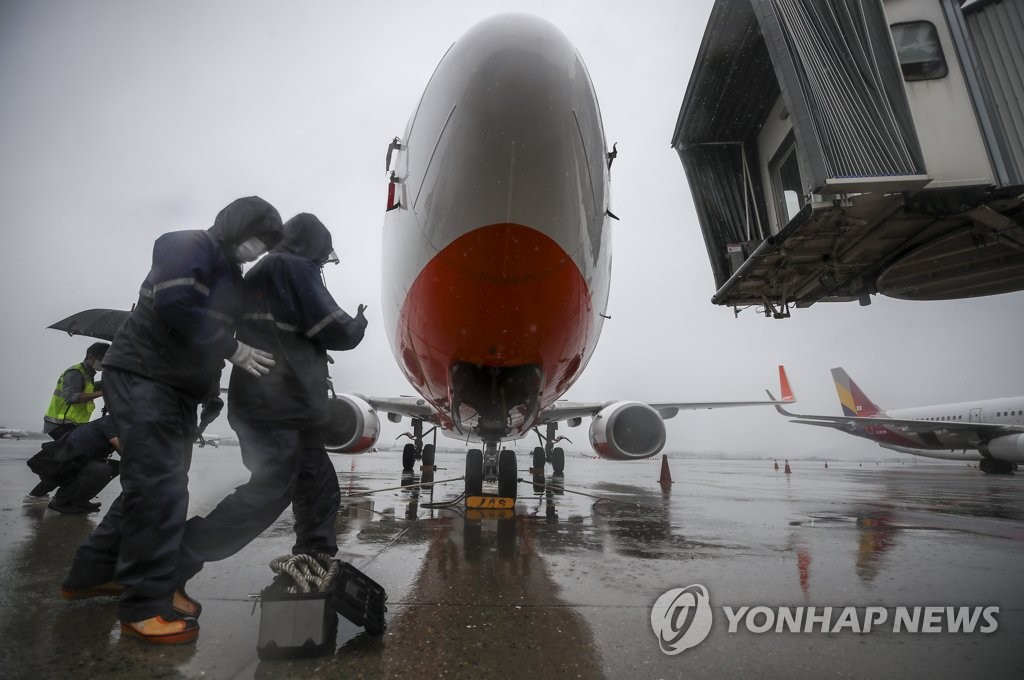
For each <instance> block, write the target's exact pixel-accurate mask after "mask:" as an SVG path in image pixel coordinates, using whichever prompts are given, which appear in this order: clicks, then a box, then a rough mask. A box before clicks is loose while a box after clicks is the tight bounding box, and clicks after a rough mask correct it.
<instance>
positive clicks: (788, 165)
mask: <svg viewBox="0 0 1024 680" xmlns="http://www.w3.org/2000/svg"><path fill="white" fill-rule="evenodd" d="M768 172H769V175H770V177H771V183H772V197H773V198H774V199H775V214H776V215H777V216H778V218H779V229H781V228H782V227H784V226H786V225H787V224H789V221H790V220H791V219H793V218H794V217H796V214H797V213H798V212H800V208H802V207H804V195H803V189H802V187H801V185H802V183H801V181H800V164H799V162H798V161H797V157H796V138H795V137H794V136H793V133H792V132H790V133H789V135H788V136H787V137H786V139H785V141H783V142H782V144H781V145H780V146H779V150H778V151H776V152H775V155H774V156H773V157H772V159H771V161H770V162H769V163H768Z"/></svg>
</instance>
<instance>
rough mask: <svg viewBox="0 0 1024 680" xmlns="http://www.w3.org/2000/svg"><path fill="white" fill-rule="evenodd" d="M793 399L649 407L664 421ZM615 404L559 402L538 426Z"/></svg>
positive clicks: (587, 414) (544, 413) (542, 415)
mask: <svg viewBox="0 0 1024 680" xmlns="http://www.w3.org/2000/svg"><path fill="white" fill-rule="evenodd" d="M793 401H794V400H793V399H783V400H777V399H774V398H772V399H771V401H682V402H675V401H673V402H647V405H648V406H650V407H651V408H653V409H654V410H655V411H657V412H658V415H660V416H661V418H662V420H668V419H670V418H674V417H675V416H676V415H677V414H678V413H679V412H680V411H697V410H701V409H710V408H731V407H735V406H777V405H779V404H791V403H793ZM614 403H615V402H611V401H603V402H573V401H559V402H555V403H554V404H552V405H551V406H549V407H547V408H546V409H544V410H543V411H541V412H540V415H539V416H538V417H537V424H538V425H543V424H545V423H551V422H559V421H562V420H572V419H573V418H585V417H593V416H595V415H597V414H598V413H599V412H600V411H601V409H603V408H605V407H606V406H610V405H611V404H614Z"/></svg>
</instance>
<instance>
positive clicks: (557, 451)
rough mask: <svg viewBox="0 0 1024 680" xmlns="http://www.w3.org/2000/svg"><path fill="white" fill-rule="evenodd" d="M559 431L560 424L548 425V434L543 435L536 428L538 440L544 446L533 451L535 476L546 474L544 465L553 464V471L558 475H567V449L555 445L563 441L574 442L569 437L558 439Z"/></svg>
mask: <svg viewBox="0 0 1024 680" xmlns="http://www.w3.org/2000/svg"><path fill="white" fill-rule="evenodd" d="M557 429H558V423H548V424H547V433H546V434H544V435H542V434H541V433H540V430H538V429H537V428H534V430H533V431H534V432H536V433H537V438H538V439H540V442H541V444H543V446H537V447H535V448H534V449H533V471H534V474H544V463H551V471H552V472H554V473H555V474H556V475H561V474H564V473H565V449H563V448H562V447H561V446H555V444H557V443H558V442H560V441H563V440H564V441H567V442H569V443H570V444H571V443H572V440H571V439H569V438H568V437H556V436H555V431H556V430H557Z"/></svg>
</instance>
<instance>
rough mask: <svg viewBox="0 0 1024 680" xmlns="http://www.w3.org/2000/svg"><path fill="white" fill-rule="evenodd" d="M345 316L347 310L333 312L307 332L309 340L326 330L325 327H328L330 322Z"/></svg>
mask: <svg viewBox="0 0 1024 680" xmlns="http://www.w3.org/2000/svg"><path fill="white" fill-rule="evenodd" d="M344 314H345V310H343V309H336V310H334V311H333V312H331V313H330V314H328V315H327V316H326V317H324V318H323V319H322V320H321V321H320V322H319V323H317V324H316V325H315V326H313V327H312V328H310V329H309V330H308V331H306V337H307V338H311V337H313V336H314V335H316V334H317V333H319V332H320V331H322V330H323V329H324V327H326V326H327V324H329V323H330V322H332V321H334V320H335V319H337V318H339V317H341V316H342V315H344Z"/></svg>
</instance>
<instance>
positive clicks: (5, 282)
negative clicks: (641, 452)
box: [0, 0, 1024, 458]
mask: <svg viewBox="0 0 1024 680" xmlns="http://www.w3.org/2000/svg"><path fill="white" fill-rule="evenodd" d="M711 4H712V3H711V1H710V0H700V1H693V2H685V3H683V2H667V1H665V2H653V1H642V0H641V1H637V0H634V2H631V3H628V5H629V6H628V8H627V3H624V2H586V1H580V2H559V3H552V2H529V1H523V0H520V1H515V2H513V1H508V2H497V1H494V2H479V1H477V2H470V1H468V0H467V1H459V2H455V1H445V2H432V3H425V2H404V1H399V2H391V3H386V4H381V3H371V2H344V3H342V2H326V1H325V2H309V1H300V2H293V3H281V2H248V1H247V2H241V1H239V2H215V3H211V2H202V1H199V0H189V1H184V2H175V3H138V2H131V1H128V0H123V1H109V2H100V1H90V2H74V3H69V2H56V1H52V0H43V1H39V0H27V1H23V2H17V1H15V2H12V1H10V0H8V1H7V2H4V3H2V4H0V149H2V153H0V179H2V181H0V211H2V215H3V219H2V222H3V225H4V226H3V234H4V236H5V243H4V247H3V249H2V252H0V258H2V260H0V285H2V290H3V295H4V298H3V299H4V307H3V309H4V319H3V324H2V330H0V348H2V349H3V356H4V357H5V359H6V362H5V363H6V369H7V370H6V375H5V378H6V380H5V382H6V385H5V389H4V390H3V391H2V396H0V424H3V425H7V426H9V427H20V428H23V429H29V430H34V431H38V430H39V429H41V420H42V414H43V412H44V410H45V408H46V405H47V403H48V400H49V395H50V393H51V391H52V389H53V385H54V382H55V380H56V378H57V376H58V375H59V374H60V373H61V371H62V370H64V369H65V368H67V367H68V366H70V365H71V364H73V363H76V362H78V361H80V360H81V359H82V358H83V357H84V353H85V348H86V347H87V346H88V345H89V344H90V343H91V342H93V340H92V339H91V338H81V337H78V338H70V337H68V336H67V335H66V334H63V333H59V332H57V331H52V330H47V329H46V326H48V325H49V324H51V323H53V322H55V321H57V320H59V319H61V318H63V317H65V316H67V315H69V314H72V313H74V312H77V311H80V310H82V309H87V308H92V307H113V308H122V309H127V308H129V307H130V306H131V305H132V303H134V302H135V300H136V297H137V293H138V287H139V284H140V283H141V281H142V279H143V278H144V277H145V275H146V272H147V271H148V269H149V264H150V254H151V248H152V243H153V240H154V239H155V238H156V237H157V236H159V235H160V234H161V233H164V232H167V231H173V230H178V229H201V228H206V227H208V226H210V224H211V223H212V221H213V218H214V216H215V215H216V213H217V212H218V211H219V210H220V208H222V207H223V206H224V205H226V204H227V203H229V202H230V201H231V200H233V199H235V198H237V197H240V196H247V195H252V194H256V195H259V196H262V197H263V198H265V199H267V200H269V201H270V202H271V203H273V204H274V205H275V206H277V208H278V209H279V210H280V212H281V215H282V217H283V218H284V219H288V218H289V217H291V216H292V215H294V214H296V213H298V212H303V211H305V212H313V213H315V214H317V215H318V216H319V217H320V218H321V219H322V220H323V222H324V223H325V224H326V225H327V226H328V227H329V228H330V229H331V230H332V233H333V235H334V242H335V246H336V249H337V251H338V253H339V255H340V256H341V264H340V265H338V266H336V267H330V266H329V267H328V268H327V282H328V285H329V287H330V289H331V291H332V292H333V294H334V296H335V298H336V299H337V300H338V302H339V303H340V304H341V305H342V307H344V308H346V309H347V310H349V311H350V312H354V311H355V308H356V305H357V304H359V303H361V302H362V303H367V304H369V305H370V307H369V310H368V312H367V316H368V319H369V322H370V325H369V328H368V330H367V335H366V339H365V340H364V342H363V343H362V344H361V345H360V346H359V347H358V348H356V349H355V350H352V351H350V352H344V353H335V354H334V358H335V361H336V363H335V364H334V365H333V366H332V368H331V371H332V375H333V377H334V380H335V385H336V387H337V388H338V389H339V391H353V392H359V393H363V394H369V395H375V396H395V395H399V394H406V395H408V394H413V392H412V388H411V387H410V386H409V384H408V383H407V382H406V380H405V379H404V377H403V376H402V374H401V373H400V371H399V370H398V368H397V366H396V365H395V362H394V359H393V357H392V355H391V351H390V348H389V346H388V343H387V338H386V334H385V331H384V327H383V320H382V316H381V302H380V280H379V279H380V271H381V266H380V260H381V243H380V241H381V239H380V232H381V226H382V224H383V218H384V203H385V196H386V188H387V179H386V175H385V172H384V157H385V152H386V149H387V145H388V142H389V141H390V140H391V139H392V137H394V136H396V135H397V136H401V135H402V134H403V132H404V129H405V125H406V122H407V120H408V117H409V115H410V113H411V112H412V109H413V107H414V106H415V104H416V102H417V100H418V98H419V96H420V94H421V92H422V90H423V87H424V86H425V84H426V82H427V80H428V78H429V76H430V74H431V72H432V71H433V69H434V67H435V66H436V64H437V62H438V61H439V60H440V59H441V57H442V56H443V54H444V53H445V51H446V50H447V49H448V47H449V46H450V44H451V43H452V42H453V41H455V40H456V39H457V38H458V37H459V36H460V35H461V34H462V33H464V32H465V31H466V30H467V29H468V28H469V27H471V26H472V25H473V24H475V23H476V22H477V21H479V20H481V19H483V18H486V17H488V16H491V15H493V14H496V13H500V12H507V11H522V12H528V13H532V14H537V15H539V16H542V17H544V18H546V19H548V20H549V21H551V22H552V23H553V24H555V25H556V26H557V27H558V28H559V29H561V30H562V31H563V32H564V33H565V34H566V35H567V36H568V37H569V39H570V40H571V41H572V42H573V44H574V45H575V46H576V47H577V49H578V50H579V51H580V53H581V55H582V57H583V59H584V61H585V63H586V64H587V67H588V69H589V71H590V74H591V77H592V79H593V81H594V86H595V88H596V90H597V95H598V99H599V101H600V103H601V110H602V115H603V118H604V125H605V134H606V137H607V140H608V145H609V147H610V146H611V144H612V143H613V142H618V150H619V156H618V158H617V160H616V161H615V164H614V166H613V168H612V184H611V191H612V204H611V208H612V211H613V212H615V213H616V214H617V215H618V216H619V217H620V218H621V222H617V223H614V225H613V230H614V232H613V234H614V237H613V243H614V256H613V268H612V288H611V298H610V303H609V310H608V313H609V314H610V315H611V317H612V318H611V320H610V321H607V322H606V323H605V324H604V331H603V334H602V337H601V340H600V343H599V345H598V348H597V350H596V352H595V354H594V356H593V359H592V360H591V362H590V365H589V366H588V368H587V370H586V372H585V373H584V375H583V377H582V378H581V379H580V380H579V381H578V382H577V384H576V385H575V386H574V387H573V388H572V389H571V390H570V391H569V393H568V394H567V395H566V397H567V398H569V399H572V400H580V401H605V400H612V399H639V400H649V401H667V400H678V401H706V400H744V399H760V398H762V397H764V388H766V387H767V388H772V389H773V390H777V389H778V385H777V369H776V366H777V365H778V364H780V363H784V364H785V365H786V367H787V371H788V373H789V377H790V380H791V382H792V385H793V387H794V390H795V391H796V395H797V398H798V399H799V403H798V404H797V407H796V408H795V410H796V411H799V412H802V413H824V414H839V413H840V412H841V411H840V409H839V405H838V402H837V399H836V395H835V391H834V389H833V386H832V380H831V376H830V374H829V369H830V368H832V367H834V366H843V367H845V368H846V369H847V371H848V372H849V373H850V375H851V376H852V377H853V378H854V379H855V380H856V381H857V382H858V384H859V385H860V386H861V387H862V388H863V389H864V390H865V391H866V392H867V393H868V394H869V395H870V396H871V398H872V399H873V400H874V401H875V402H876V403H878V404H879V405H880V406H883V407H889V408H897V407H909V406H916V405H923V404H930V403H941V402H952V401H963V400H970V399H984V398H991V397H1000V396H1010V395H1015V394H1022V393H1024V361H1022V359H1021V350H1020V340H1021V336H1022V333H1021V331H1022V330H1024V295H1022V294H1012V295H1005V296H996V297H988V298H978V299H973V300H964V301H955V302H933V303H927V302H901V301H896V300H890V299H887V298H883V297H879V296H874V297H873V298H872V301H873V304H871V305H870V306H868V307H859V306H858V305H857V304H856V303H842V304H827V303H826V304H818V305H815V306H813V307H811V308H809V309H800V310H795V311H794V313H793V316H792V318H791V319H787V320H772V319H766V318H764V317H763V316H761V315H759V314H758V313H757V312H756V310H752V309H751V310H747V311H744V312H742V313H740V314H739V316H738V317H735V318H734V315H733V312H732V310H731V309H729V308H723V307H717V306H714V305H712V304H711V302H710V298H711V295H712V294H713V293H714V291H715V287H714V279H713V277H712V274H711V269H710V266H709V264H708V260H707V253H706V251H705V247H704V242H703V239H702V236H701V233H700V229H699V226H698V223H697V218H696V214H695V211H694V208H693V203H692V201H691V199H690V194H689V190H688V188H687V184H686V179H685V175H684V173H683V169H682V165H681V164H680V162H679V159H678V157H677V156H676V154H675V152H674V151H673V150H672V149H671V148H670V146H669V142H670V139H671V136H672V132H673V129H674V125H675V121H676V117H677V115H678V113H679V107H680V104H681V102H682V98H683V94H684V91H685V88H686V83H687V81H688V79H689V77H690V72H691V70H692V67H693V62H694V59H695V56H696V53H697V49H698V47H699V44H700V39H701V35H702V33H703V30H704V26H705V23H706V21H707V17H708V14H709V12H710V8H711ZM224 382H225V384H226V378H225V381H224ZM385 425H386V427H387V429H386V430H385V433H384V435H383V436H382V438H381V442H380V443H381V444H382V445H388V444H390V443H391V442H392V441H393V440H394V437H395V435H396V434H397V433H399V432H402V431H404V430H405V429H407V428H408V424H407V423H405V424H403V426H397V427H396V426H392V425H390V424H387V423H386V424H385ZM588 426H589V422H585V423H584V426H583V427H580V428H576V429H564V430H563V431H562V432H561V433H562V434H566V435H567V436H569V437H570V438H571V439H572V440H573V442H574V444H575V445H576V447H577V448H584V447H585V446H586V441H587V435H586V428H587V427H588ZM667 426H668V438H669V443H668V445H667V447H666V450H722V451H752V452H764V453H768V454H771V455H779V456H782V455H789V456H796V455H807V454H816V453H825V454H828V455H833V456H840V457H841V456H844V455H864V454H868V455H874V454H876V453H877V454H878V455H880V456H888V457H892V458H896V454H885V453H883V452H882V451H881V450H880V449H878V448H877V447H876V446H875V445H873V444H870V443H868V442H862V441H860V440H856V439H854V438H852V437H848V436H846V435H843V434H841V433H838V432H834V431H826V430H818V429H815V428H810V427H804V426H799V425H795V424H790V423H788V422H787V421H786V420H785V419H784V418H783V417H781V416H779V415H778V414H776V413H775V411H774V410H773V409H771V408H757V409H755V408H746V409H730V410H723V411H714V412H711V411H699V412H683V413H680V415H679V416H677V417H676V418H675V419H674V420H671V421H668V423H667ZM210 431H211V432H217V433H224V434H227V433H229V431H230V430H229V426H228V424H227V421H226V418H224V417H222V418H221V419H219V420H218V421H217V422H216V423H214V425H213V426H212V427H211V428H210ZM535 442H536V439H535V438H531V439H526V440H524V442H523V443H521V444H520V449H523V448H525V447H532V446H533V445H535ZM445 444H449V445H451V444H452V442H450V441H448V440H446V441H445Z"/></svg>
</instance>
